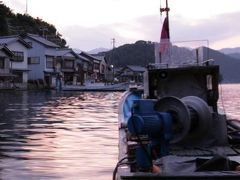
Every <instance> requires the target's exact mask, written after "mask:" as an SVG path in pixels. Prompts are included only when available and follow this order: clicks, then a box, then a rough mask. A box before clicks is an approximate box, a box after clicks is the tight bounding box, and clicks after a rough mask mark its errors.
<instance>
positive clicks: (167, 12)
mask: <svg viewBox="0 0 240 180" xmlns="http://www.w3.org/2000/svg"><path fill="white" fill-rule="evenodd" d="M169 11H170V8H169V7H168V0H166V7H165V8H160V13H161V14H162V13H163V12H166V18H167V19H168V22H169ZM168 29H169V23H168ZM169 32H170V29H169ZM169 39H170V34H169Z"/></svg>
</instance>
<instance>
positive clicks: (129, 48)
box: [102, 41, 155, 67]
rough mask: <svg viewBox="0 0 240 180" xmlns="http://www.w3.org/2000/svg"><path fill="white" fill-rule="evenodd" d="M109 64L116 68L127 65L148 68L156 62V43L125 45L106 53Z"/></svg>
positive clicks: (139, 42)
mask: <svg viewBox="0 0 240 180" xmlns="http://www.w3.org/2000/svg"><path fill="white" fill-rule="evenodd" d="M102 54H105V55H106V59H107V60H108V61H109V64H113V65H115V66H116V67H121V66H125V65H140V66H147V65H148V64H149V63H153V62H154V61H155V57H154V43H153V42H150V41H137V42H136V43H134V44H125V45H123V46H120V47H118V48H115V49H113V50H111V51H108V52H106V53H102Z"/></svg>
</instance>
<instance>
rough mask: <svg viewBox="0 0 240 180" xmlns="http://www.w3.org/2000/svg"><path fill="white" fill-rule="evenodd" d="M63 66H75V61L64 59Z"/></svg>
mask: <svg viewBox="0 0 240 180" xmlns="http://www.w3.org/2000/svg"><path fill="white" fill-rule="evenodd" d="M63 68H66V69H72V68H74V61H72V60H64V62H63Z"/></svg>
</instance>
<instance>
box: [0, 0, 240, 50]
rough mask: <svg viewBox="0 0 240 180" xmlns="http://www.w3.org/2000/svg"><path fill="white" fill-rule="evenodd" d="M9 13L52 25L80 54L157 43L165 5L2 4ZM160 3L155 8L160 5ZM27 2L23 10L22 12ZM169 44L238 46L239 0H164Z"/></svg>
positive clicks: (106, 1)
mask: <svg viewBox="0 0 240 180" xmlns="http://www.w3.org/2000/svg"><path fill="white" fill-rule="evenodd" d="M2 1H3V2H4V3H5V5H7V6H8V7H10V8H11V9H12V10H13V12H15V13H25V12H26V9H27V12H28V14H29V15H30V16H33V17H34V18H36V17H39V18H41V19H43V20H44V21H46V22H48V23H50V24H53V25H54V26H55V27H56V28H57V30H58V31H59V32H60V33H61V34H62V35H63V38H64V39H66V41H67V45H69V46H70V47H71V48H77V49H81V50H84V51H88V50H91V49H95V48H99V47H103V48H108V49H110V48H111V47H112V44H111V39H112V38H115V39H116V46H120V45H123V44H126V43H134V42H135V41H137V40H146V41H153V42H159V39H160V31H161V24H162V22H163V20H164V16H162V17H161V16H160V12H159V8H160V4H162V6H163V7H164V6H165V0H161V1H160V0H2ZM160 2H161V3H160ZM26 3H27V5H28V6H27V8H26ZM168 3H169V6H170V9H171V11H170V17H169V18H170V36H171V40H172V41H190V40H202V39H204V40H205V39H206V40H208V41H209V47H210V48H213V49H221V48H226V47H240V23H239V19H240V0H169V2H168Z"/></svg>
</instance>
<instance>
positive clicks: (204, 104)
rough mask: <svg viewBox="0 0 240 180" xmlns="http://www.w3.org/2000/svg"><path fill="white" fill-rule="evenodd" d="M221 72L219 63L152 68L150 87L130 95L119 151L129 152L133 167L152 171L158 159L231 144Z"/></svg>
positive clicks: (125, 103)
mask: <svg viewBox="0 0 240 180" xmlns="http://www.w3.org/2000/svg"><path fill="white" fill-rule="evenodd" d="M218 76H219V67H218V66H190V67H189V66H188V67H178V68H166V69H164V68H161V69H151V67H150V68H149V69H148V71H147V72H146V73H145V82H144V91H142V90H133V91H130V92H128V93H126V94H125V95H124V97H123V99H122V104H121V106H120V108H119V109H120V112H119V114H120V116H119V118H120V134H119V135H120V141H119V142H120V143H119V148H120V149H121V148H122V152H120V154H119V156H120V158H121V157H123V156H124V154H127V158H128V161H129V162H132V163H130V165H129V167H130V172H151V168H152V165H153V161H155V160H158V159H159V158H162V157H165V156H168V155H183V156H189V155H191V156H197V155H199V153H200V155H203V154H204V153H209V152H210V151H212V150H213V149H214V148H215V149H221V148H222V147H227V146H228V140H227V126H226V117H225V115H224V114H221V113H219V112H218V108H217V101H218ZM121 110H122V111H121ZM124 139H125V142H124V143H123V141H124ZM126 140H127V141H126ZM124 147H126V150H123V149H124ZM220 147H221V148H220ZM186 149H188V150H189V149H190V150H189V151H188V152H186ZM194 149H195V150H194ZM196 149H198V150H199V149H200V151H196ZM223 149H224V150H225V152H227V153H229V152H230V153H232V151H231V150H230V148H223ZM201 150H203V151H201ZM204 150H205V151H204ZM201 153H202V154H201ZM205 155H206V154H205ZM208 155H209V154H208Z"/></svg>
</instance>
